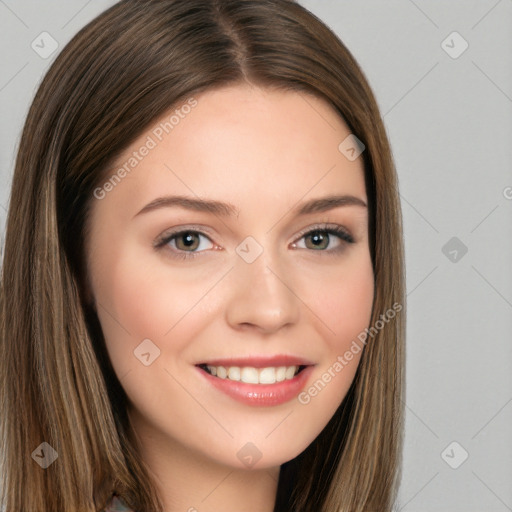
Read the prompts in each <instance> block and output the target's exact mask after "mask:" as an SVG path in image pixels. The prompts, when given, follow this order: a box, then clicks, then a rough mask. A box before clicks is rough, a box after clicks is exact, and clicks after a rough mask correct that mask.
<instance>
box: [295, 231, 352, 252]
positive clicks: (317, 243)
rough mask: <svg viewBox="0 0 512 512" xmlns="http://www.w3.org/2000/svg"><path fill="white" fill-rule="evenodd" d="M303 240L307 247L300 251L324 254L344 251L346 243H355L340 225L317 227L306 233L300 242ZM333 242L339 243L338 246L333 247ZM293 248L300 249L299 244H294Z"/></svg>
mask: <svg viewBox="0 0 512 512" xmlns="http://www.w3.org/2000/svg"><path fill="white" fill-rule="evenodd" d="M302 239H304V240H305V241H306V244H305V247H299V248H300V249H304V248H305V249H311V250H313V251H322V252H337V251H340V250H342V249H343V246H344V245H345V243H349V244H352V243H354V238H353V237H352V235H350V233H348V232H347V231H346V230H345V229H344V228H342V227H341V226H338V225H322V226H316V227H314V228H313V229H309V230H308V231H306V232H304V233H303V234H302V236H301V238H300V239H299V240H302ZM308 242H309V243H308ZM331 242H337V244H336V245H335V246H334V247H332V243H331ZM292 247H298V245H297V243H296V242H295V243H293V244H292Z"/></svg>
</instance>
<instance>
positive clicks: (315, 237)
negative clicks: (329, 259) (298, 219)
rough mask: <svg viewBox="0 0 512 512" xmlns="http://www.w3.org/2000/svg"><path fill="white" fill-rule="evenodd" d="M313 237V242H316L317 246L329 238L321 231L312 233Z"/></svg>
mask: <svg viewBox="0 0 512 512" xmlns="http://www.w3.org/2000/svg"><path fill="white" fill-rule="evenodd" d="M311 239H312V240H313V244H315V247H317V248H318V247H319V246H321V245H322V242H325V241H326V240H327V237H326V236H325V235H323V234H321V233H320V232H316V233H314V234H312V235H311Z"/></svg>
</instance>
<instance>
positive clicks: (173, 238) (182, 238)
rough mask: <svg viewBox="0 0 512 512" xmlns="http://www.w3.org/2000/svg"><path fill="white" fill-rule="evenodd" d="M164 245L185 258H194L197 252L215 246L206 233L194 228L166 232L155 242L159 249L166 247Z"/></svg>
mask: <svg viewBox="0 0 512 512" xmlns="http://www.w3.org/2000/svg"><path fill="white" fill-rule="evenodd" d="M202 239H203V240H202ZM205 241H206V242H205ZM208 242H209V243H210V244H211V245H210V246H208ZM164 246H167V247H169V249H170V251H171V252H172V253H173V256H176V257H178V258H183V259H185V258H194V257H195V256H196V253H197V252H202V251H204V250H207V249H212V248H214V247H215V246H214V244H213V242H212V241H211V240H210V239H209V238H208V237H207V236H206V235H205V234H204V233H201V232H200V231H196V230H193V229H187V230H181V231H175V232H173V233H165V234H164V235H163V236H162V237H161V238H160V239H158V240H157V241H156V243H155V247H156V248H157V249H161V248H164Z"/></svg>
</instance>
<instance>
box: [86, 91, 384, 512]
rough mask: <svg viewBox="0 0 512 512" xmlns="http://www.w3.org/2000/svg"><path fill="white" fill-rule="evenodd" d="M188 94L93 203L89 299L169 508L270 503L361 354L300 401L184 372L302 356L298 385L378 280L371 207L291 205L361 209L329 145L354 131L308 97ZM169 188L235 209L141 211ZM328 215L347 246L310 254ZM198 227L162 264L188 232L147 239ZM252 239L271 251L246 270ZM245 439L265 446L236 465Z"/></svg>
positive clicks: (265, 508)
mask: <svg viewBox="0 0 512 512" xmlns="http://www.w3.org/2000/svg"><path fill="white" fill-rule="evenodd" d="M195 98H196V99H197V101H198V103H197V106H195V108H193V109H191V112H190V113H189V114H188V115H187V116H184V119H180V122H179V123H178V124H177V125H176V126H175V127H174V129H173V130H172V131H171V132H170V133H169V134H166V135H165V136H164V137H163V139H162V141H160V142H158V144H157V146H156V147H155V148H153V149H151V150H150V151H149V154H148V155H147V156H145V157H144V158H143V159H142V160H141V161H140V162H139V163H138V165H137V166H136V168H134V169H133V170H132V171H131V172H130V173H129V174H127V175H126V177H124V178H123V180H122V181H121V182H120V183H119V184H117V185H116V186H115V187H114V188H113V190H111V191H110V192H109V193H108V194H106V195H105V197H104V198H103V199H101V200H99V199H92V210H91V216H90V219H89V222H90V228H91V232H90V238H89V239H88V240H87V244H86V246H87V262H88V277H89V283H90V290H89V292H90V294H91V297H92V300H93V301H94V304H95V308H96V310H97V313H98V317H99V320H100V323H101V326H102V329H103V333H104V335H105V339H106V344H107V349H108V353H109V356H110V358H111V361H112V364H113V367H114V370H115V372H116V374H117V376H118V378H119V380H120V382H121V384H122V386H123V388H124V389H125V391H126V393H127V395H128V397H129V399H130V408H129V415H130V419H131V421H132V423H133V427H134V430H135V432H136V435H137V436H138V438H139V439H140V442H141V446H142V455H143V458H144V460H145V462H146V463H147V465H148V466H149V468H150V471H151V473H152V474H153V476H154V478H155V481H156V484H157V487H158V489H159V492H160V493H161V495H162V499H163V501H164V505H165V511H166V512H174V511H176V512H177V511H190V512H193V511H194V510H197V511H198V512H213V511H218V510H223V511H224V512H230V511H233V512H234V511H237V512H239V511H240V510H244V511H248V512H256V511H257V512H271V511H272V510H273V506H274V502H275V495H276V490H277V481H278V477H279V468H280V465H281V464H283V463H284V462H286V461H289V460H291V459H292V458H294V457H296V456H297V455H298V454H299V453H301V452H302V451H303V450H304V449H305V448H306V447H307V446H308V445H309V444H310V443H311V442H312V441H313V440H314V439H315V437H316V436H317V435H318V434H319V433H320V432H321V431H322V429H323V428H324V427H325V425H326V424H327V422H328V421H329V419H330V418H331V417H332V416H333V414H334V413H335V411H336V409H337V408H338V406H339V405H340V403H341V402H342V400H343V398H344V396H345V395H346V392H347V390H348V388H349V386H350V384H351V382H352V380H353V378H354V375H355V372H356V369H357V366H358V363H359V360H360V357H361V352H359V353H358V354H355V355H354V356H353V359H352V360H351V361H350V362H349V363H348V364H347V365H346V366H345V367H344V368H343V371H341V372H339V373H336V374H335V375H336V376H335V377H334V378H332V379H331V381H330V382H329V383H328V384H327V385H326V386H325V387H324V389H323V390H322V391H321V392H320V393H318V395H317V396H315V397H314V398H312V399H311V401H310V402H309V403H308V404H301V403H299V402H298V400H297V399H296V398H295V399H293V400H291V401H289V402H287V403H285V404H281V405H278V406H271V407H254V406H250V405H246V404H243V403H240V402H238V401H235V400H233V399H232V398H230V397H228V396H227V395H225V394H223V393H221V392H220V391H218V390H216V389H215V388H214V387H212V386H211V385H210V384H208V383H207V381H206V379H204V378H203V377H202V375H200V374H199V372H198V371H197V369H196V368H195V366H194V365H195V364H197V363H199V362H201V361H205V360H208V359H213V358H214V357H215V358H221V357H235V356H240V357H245V356H248V355H254V354H258V355H260V354H269V355H275V354H290V355H296V356H300V357H304V358H306V359H308V360H310V361H312V362H314V363H315V367H314V369H313V373H312V374H311V376H310V378H309V379H308V382H307V384H306V386H305V389H307V388H308V387H309V386H311V384H312V383H313V382H315V381H317V380H318V379H320V377H321V376H322V374H323V373H324V372H326V371H327V369H328V368H329V367H332V365H333V364H334V363H335V361H336V360H337V357H338V356H340V355H343V354H344V353H345V351H346V350H348V349H349V347H350V344H351V343H352V341H353V340H355V339H356V338H357V335H358V334H359V333H360V332H361V331H363V330H364V329H365V328H366V327H368V325H369V322H370V315H371V308H372V301H373V293H374V283H373V270H372V265H371V258H370V252H369V244H368V212H367V208H366V207H361V206H357V205H349V206H341V207H336V208H333V209H331V210H329V211H325V212H317V213H311V214H308V215H306V216H297V215H295V214H294V213H293V210H294V209H295V208H296V207H297V205H298V204H299V203H300V204H301V203H303V202H305V201H307V200H310V199H314V198H321V197H325V196H328V195H332V194H340V195H342V194H350V195H352V196H355V197H358V198H360V199H362V200H363V201H364V202H365V203H366V202H367V196H366V190H365V183H364V173H363V162H362V159H361V157H359V158H357V159H356V160H354V161H349V160H348V159H347V158H345V156H344V155H343V154H342V153H341V152H340V151H339V150H338V145H339V144H340V142H341V141H343V140H344V139H345V138H346V137H347V136H348V135H349V134H350V130H349V129H348V128H347V126H346V125H345V123H344V122H343V120H342V119H341V118H340V117H339V115H337V113H336V112H335V111H334V110H333V109H332V108H331V107H330V106H329V104H328V103H326V102H325V101H324V100H321V99H319V98H316V97H314V96H310V95H306V94H304V93H296V92H291V91H286V92H283V91H275V90H270V89H266V88H265V89H262V88H257V87H253V86H249V85H234V86H229V87H224V88H222V89H217V90H210V91H207V92H204V93H202V94H200V95H197V96H195ZM173 110H174V109H173ZM169 115H170V114H169V113H167V114H166V116H162V119H164V118H165V119H168V117H169ZM152 129H154V126H153V127H151V128H150V129H148V130H147V131H146V132H144V133H143V134H142V135H141V136H140V137H139V139H138V140H137V141H135V142H134V143H133V144H132V145H130V146H129V147H128V148H127V149H126V151H125V152H124V154H123V155H120V157H119V158H118V159H117V161H116V163H115V165H114V166H113V168H112V169H113V170H114V169H116V166H121V165H122V164H123V162H125V161H126V160H127V159H128V158H129V156H130V155H131V154H132V152H133V151H136V150H138V149H139V148H140V147H141V146H142V145H143V144H144V142H145V141H146V140H147V137H148V135H150V136H151V134H152ZM153 138H155V137H154V135H153ZM173 194H174V195H176V194H182V195H186V196H189V197H193V198H197V196H199V197H201V198H207V199H215V200H219V201H225V202H229V203H231V204H233V205H234V206H235V207H237V208H238V209H239V215H238V216H236V215H234V216H232V217H223V216H220V215H215V214H213V213H209V212H197V211H191V210H187V209H184V208H181V207H176V206H174V207H162V208H158V209H154V210H152V211H150V212H146V213H141V214H139V215H137V213H138V212H139V211H140V210H141V209H142V208H143V207H144V206H145V205H147V204H148V203H150V202H151V201H153V200H154V199H155V198H157V197H161V196H165V195H173ZM325 222H327V223H332V224H337V225H339V226H343V227H344V228H345V229H346V230H347V231H348V232H349V233H350V234H351V235H352V236H353V238H354V243H347V242H345V241H343V240H342V239H339V238H338V237H336V236H335V235H329V236H328V238H329V240H326V241H324V242H323V243H320V247H321V248H320V249H317V248H315V245H314V244H313V242H312V240H311V238H312V236H311V235H310V236H309V237H308V236H303V235H301V233H302V231H303V230H306V229H308V228H311V229H314V228H315V227H316V225H317V224H321V223H325ZM191 224H193V225H194V227H195V228H196V229H198V225H199V226H200V227H201V228H204V230H206V229H207V230H208V231H207V232H206V231H204V230H203V229H201V231H203V232H204V233H205V235H203V236H201V235H196V237H195V238H194V239H193V240H194V248H193V249H192V252H193V251H195V253H196V257H195V258H194V259H179V258H177V257H174V258H173V257H172V254H177V253H178V252H180V250H181V254H183V252H186V251H187V248H186V247H187V246H186V245H185V244H184V243H183V237H181V243H180V237H177V238H175V239H174V241H172V242H169V244H167V246H164V247H163V248H161V249H160V250H156V249H155V248H154V246H153V243H154V241H155V239H157V238H158V237H159V236H160V235H162V234H165V233H166V232H169V230H170V229H171V228H189V227H190V225H191ZM308 230H309V229H308ZM323 234H324V237H326V235H325V232H323ZM247 236H252V237H253V238H254V239H255V240H256V241H257V242H258V243H259V244H260V246H261V247H262V248H263V252H262V254H261V255H260V256H259V257H258V258H257V259H256V260H255V261H254V262H252V263H247V262H246V261H244V260H243V259H242V258H241V257H240V256H239V255H238V253H237V252H236V251H235V249H236V248H237V246H238V245H239V244H240V243H241V242H242V241H243V240H244V239H245V238H246V237H247ZM294 242H295V243H296V245H295V246H293V243H294ZM338 247H339V248H341V250H339V251H338V252H336V251H335V249H336V248H338ZM188 250H189V252H190V249H188ZM145 339H150V340H151V342H152V343H153V344H154V345H156V346H157V347H158V349H159V350H160V356H159V357H157V358H156V359H155V360H154V361H153V362H152V363H151V364H150V365H149V366H145V365H144V364H142V363H141V361H140V360H139V359H138V358H137V357H135V356H134V350H135V349H136V348H137V346H138V345H139V344H140V343H141V342H142V340H145ZM248 442H251V443H253V444H254V445H255V446H256V447H257V448H258V450H259V452H261V459H260V460H259V461H258V462H257V463H256V464H255V465H254V466H252V467H248V466H246V465H245V464H244V462H242V461H241V460H240V459H239V458H238V457H237V452H238V451H239V450H240V449H241V448H242V447H243V446H244V445H245V444H246V443H248Z"/></svg>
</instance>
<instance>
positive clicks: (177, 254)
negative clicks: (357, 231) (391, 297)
mask: <svg viewBox="0 0 512 512" xmlns="http://www.w3.org/2000/svg"><path fill="white" fill-rule="evenodd" d="M186 233H193V234H198V235H202V236H204V237H206V238H208V240H210V238H209V236H208V235H207V234H206V233H203V232H202V231H200V230H196V229H191V228H190V229H180V230H179V231H174V232H171V233H165V234H164V235H162V236H161V237H159V238H158V239H157V240H156V241H155V243H154V247H155V249H156V250H162V249H164V247H165V246H167V244H169V242H171V241H172V240H173V239H174V238H176V237H179V236H180V235H184V234H186ZM314 233H327V234H329V235H334V236H337V237H338V238H339V239H340V241H341V242H342V245H340V246H338V247H336V248H334V249H328V250H326V249H323V250H322V249H319V250H318V251H315V250H314V249H309V250H310V251H315V252H326V253H328V254H330V255H332V254H336V253H338V252H339V251H341V250H342V249H343V242H345V243H348V244H353V243H354V242H355V240H354V238H353V237H352V235H350V233H348V232H347V231H346V230H345V229H344V228H342V227H341V226H338V225H336V224H334V225H333V224H322V225H318V226H314V227H313V228H308V229H307V230H306V231H303V232H302V233H300V234H299V238H297V241H298V240H300V239H302V238H304V237H306V236H308V235H311V234H314ZM329 241H330V239H329ZM210 242H211V240H210ZM212 243H213V242H212ZM293 243H296V242H293ZM306 250H308V249H307V248H306ZM201 252H203V251H196V252H189V251H182V250H180V249H172V253H173V254H172V257H174V258H178V259H182V260H187V259H193V258H196V257H197V255H198V254H200V253H201Z"/></svg>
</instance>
